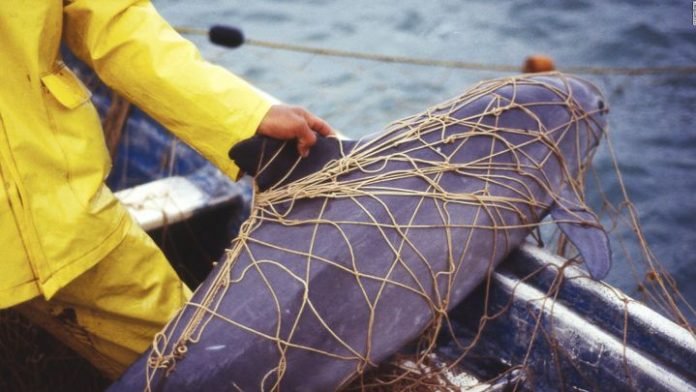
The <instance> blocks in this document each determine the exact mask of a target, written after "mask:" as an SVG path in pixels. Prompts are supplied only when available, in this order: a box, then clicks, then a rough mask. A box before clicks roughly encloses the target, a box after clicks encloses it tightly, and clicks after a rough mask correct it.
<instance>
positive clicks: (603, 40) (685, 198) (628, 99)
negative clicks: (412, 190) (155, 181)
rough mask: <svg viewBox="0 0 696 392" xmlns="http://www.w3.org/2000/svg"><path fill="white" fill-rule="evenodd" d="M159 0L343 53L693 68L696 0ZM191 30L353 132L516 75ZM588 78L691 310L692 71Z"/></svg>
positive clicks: (181, 18) (631, 246)
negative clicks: (296, 48)
mask: <svg viewBox="0 0 696 392" xmlns="http://www.w3.org/2000/svg"><path fill="white" fill-rule="evenodd" d="M155 5H156V6H157V7H158V9H159V10H160V12H161V13H162V14H163V15H164V16H165V17H166V18H167V19H168V20H169V21H170V22H171V23H172V24H173V25H177V26H193V27H200V28H207V27H209V26H210V25H213V24H230V25H234V26H238V27H240V28H241V29H243V31H244V32H245V34H246V36H247V37H249V38H254V39H259V40H269V41H279V42H285V43H293V44H302V45H310V46H317V47H325V48H334V49H341V50H352V51H362V52H369V53H378V54H388V55H398V56H412V57H418V58H427V59H449V60H461V61H466V62H476V63H488V64H508V65H518V64H520V65H521V64H522V62H523V60H524V58H525V57H526V56H528V55H530V54H534V53H544V54H547V55H550V56H552V57H553V58H554V59H555V61H556V65H557V67H558V68H559V69H561V70H563V68H564V67H572V66H594V67H654V66H687V65H692V66H693V65H696V27H694V26H693V25H692V2H691V1H683V0H682V1H645V0H632V1H627V0H626V1H624V0H622V1H603V0H575V1H539V0H535V1H532V0H529V1H508V2H502V1H483V0H479V1H424V0H418V1H414V0H402V1H377V0H372V1H369V0H352V1H318V0H315V1H311V0H304V1H289V0H287V1H271V0H256V1H240V0H225V1H222V0H214V1H201V2H191V1H182V0H156V1H155ZM188 38H190V39H192V40H193V41H194V42H196V43H197V44H198V45H199V47H200V49H201V51H202V52H203V55H204V56H205V57H206V58H207V59H209V60H211V61H213V62H215V63H218V64H221V65H223V66H225V67H227V68H229V69H231V70H233V71H234V72H236V73H237V74H239V75H242V76H243V77H245V78H246V79H247V80H249V81H251V82H252V83H253V84H255V85H256V86H258V87H259V88H261V89H263V90H265V91H267V92H269V93H270V94H272V95H274V96H276V97H278V98H279V99H281V100H283V101H285V102H288V103H292V104H298V105H302V106H306V107H308V108H309V109H311V110H312V111H313V112H315V113H317V114H318V115H320V116H322V117H324V118H325V119H326V120H328V121H329V122H330V123H331V124H332V125H333V126H335V127H336V128H338V129H340V130H341V131H342V132H343V133H344V134H346V135H347V136H350V137H360V136H363V135H365V134H368V133H372V132H375V131H377V130H380V129H382V128H383V127H384V126H385V125H386V124H387V123H389V122H391V121H393V120H397V119H399V118H401V117H404V116H406V115H410V114H414V113H416V112H419V111H421V110H423V109H425V108H426V107H427V106H429V105H432V104H435V103H438V102H440V101H443V100H445V99H447V98H450V97H452V96H454V95H456V94H459V93H461V92H462V91H464V90H465V89H466V88H467V87H469V86H471V85H472V84H474V83H476V82H478V81H481V80H484V79H490V78H494V77H500V76H508V75H510V74H505V73H501V72H490V71H472V70H463V69H447V68H437V67H426V66H415V65H399V64H387V63H377V62H370V61H363V60H353V59H345V58H334V57H322V56H317V55H308V54H299V53H292V52H286V51H280V50H272V49H264V48H258V47H253V46H244V47H242V48H239V49H236V50H229V49H223V48H220V47H216V46H214V45H212V44H210V43H208V42H207V40H206V38H205V37H200V36H188ZM585 77H586V78H587V79H589V80H592V81H594V82H595V83H596V84H597V85H598V86H600V88H601V89H602V90H603V91H604V92H605V94H606V95H607V98H608V102H609V105H610V108H611V113H610V131H609V137H610V139H611V142H612V143H613V146H614V149H615V152H616V155H617V159H618V162H619V165H620V168H621V173H622V175H623V181H624V183H625V186H626V188H627V190H628V195H629V197H630V198H631V200H632V201H633V203H634V204H635V206H636V209H637V211H638V213H639V216H640V222H641V224H642V229H643V232H644V233H645V236H646V239H647V241H648V243H649V244H650V247H651V249H652V251H653V252H654V254H655V255H656V256H657V258H658V259H659V260H660V261H661V263H662V265H664V266H665V267H666V269H667V270H668V271H669V272H670V273H671V274H672V275H673V276H674V277H675V279H676V282H677V284H678V287H679V289H680V291H681V292H682V293H683V295H684V296H685V297H686V298H687V299H688V300H689V302H690V303H691V304H692V305H696V282H694V281H695V280H696V251H694V247H695V245H696V222H695V219H696V126H695V125H694V119H695V117H696V116H695V113H696V74H677V73H671V74H670V73H667V74H660V75H643V76H625V75H604V76H597V75H586V76H585ZM606 146H607V143H605V144H604V146H603V148H601V149H600V151H598V153H597V155H596V156H595V161H594V163H595V167H596V170H597V173H598V174H599V177H600V180H601V184H602V187H603V188H604V190H605V192H606V193H607V194H608V197H609V198H610V199H611V200H612V201H614V202H617V201H620V200H621V194H620V187H619V186H618V185H617V180H616V175H615V174H614V171H613V166H612V163H611V158H610V154H609V150H608V149H607V148H606ZM587 188H588V190H587V192H588V198H589V200H590V203H591V204H593V205H594V206H596V207H598V206H599V202H598V200H599V198H598V192H597V187H596V186H594V183H593V182H589V183H588V186H587ZM615 234H618V235H630V232H629V231H628V230H626V229H625V228H624V229H619V230H618V231H617V232H616V233H615ZM614 241H615V240H614ZM626 245H627V246H628V252H629V254H631V255H634V256H635V255H638V254H639V252H640V248H639V247H638V245H637V242H636V241H635V239H633V240H631V241H629V242H627V243H626ZM613 246H614V247H615V260H614V266H613V269H612V272H611V273H610V275H609V277H608V278H607V281H608V282H609V283H611V284H613V285H615V286H617V287H619V288H621V289H623V290H624V291H625V292H627V293H628V294H629V295H632V296H636V297H640V293H638V292H637V281H636V278H635V277H634V275H632V273H631V268H630V266H629V263H627V262H626V259H625V257H624V255H623V253H622V251H620V250H619V249H617V248H618V246H617V245H616V244H615V243H614V244H613ZM638 278H639V279H642V278H643V276H639V277H638ZM692 322H693V320H692Z"/></svg>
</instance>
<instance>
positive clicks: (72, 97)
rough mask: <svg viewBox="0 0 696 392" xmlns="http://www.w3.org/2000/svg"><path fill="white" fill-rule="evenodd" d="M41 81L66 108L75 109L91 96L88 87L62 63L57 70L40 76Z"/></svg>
mask: <svg viewBox="0 0 696 392" xmlns="http://www.w3.org/2000/svg"><path fill="white" fill-rule="evenodd" d="M41 83H43V85H44V87H46V89H47V90H48V91H49V92H50V93H51V95H52V96H53V98H55V99H56V101H58V102H60V104H61V105H63V106H64V107H66V108H67V109H75V108H77V107H78V106H80V105H82V104H84V103H85V102H87V101H89V99H90V98H91V97H92V93H91V92H90V91H89V89H87V87H85V85H84V84H82V82H81V81H80V79H78V77H77V76H76V75H75V74H74V73H73V72H72V71H71V70H70V69H69V68H68V67H67V66H66V65H65V64H63V63H60V65H59V68H58V70H57V71H55V72H53V73H50V74H47V75H44V76H42V77H41Z"/></svg>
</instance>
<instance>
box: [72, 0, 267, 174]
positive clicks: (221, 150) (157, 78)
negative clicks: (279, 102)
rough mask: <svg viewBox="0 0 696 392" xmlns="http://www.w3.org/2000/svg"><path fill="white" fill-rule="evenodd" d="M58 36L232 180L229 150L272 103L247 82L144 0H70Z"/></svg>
mask: <svg viewBox="0 0 696 392" xmlns="http://www.w3.org/2000/svg"><path fill="white" fill-rule="evenodd" d="M63 23H64V25H63V39H64V41H65V42H66V44H67V45H68V46H69V48H70V49H71V50H72V51H73V52H74V53H75V54H76V55H77V56H78V57H79V58H80V59H81V60H82V61H84V62H85V63H87V64H88V65H90V66H91V67H92V69H94V71H95V72H96V73H97V75H99V77H100V78H101V79H102V80H103V81H104V82H105V83H106V84H107V85H109V86H110V87H111V88H113V89H114V90H116V91H117V92H118V93H119V94H121V95H122V96H124V97H126V98H127V99H128V100H129V101H131V102H132V103H134V104H135V105H137V106H138V107H140V108H141V109H143V110H144V111H145V112H147V113H148V114H149V115H151V116H152V117H153V118H155V119H156V120H157V121H159V122H160V123H161V124H163V125H164V126H165V127H167V128H168V129H169V130H171V131H172V132H173V133H174V134H176V135H177V136H178V137H179V138H181V139H182V140H183V141H184V142H186V143H187V144H189V145H191V146H192V147H193V148H194V149H196V150H197V151H198V152H200V153H201V154H202V155H204V156H205V157H206V158H208V159H209V160H210V161H211V162H213V163H214V164H215V165H216V166H218V167H219V168H220V169H221V170H222V171H224V172H225V173H226V174H227V175H229V176H230V177H232V178H236V177H237V174H238V171H239V169H238V168H237V167H236V166H235V165H234V163H233V162H232V161H231V160H230V159H229V158H228V156H227V152H228V150H229V149H230V148H231V147H232V146H233V145H234V144H236V143H237V142H239V141H241V140H244V139H246V138H249V137H251V136H252V135H253V134H254V132H255V131H256V129H257V128H258V125H259V123H260V122H261V120H262V119H263V117H264V116H265V115H266V113H267V112H268V109H269V108H270V106H271V102H269V101H268V100H267V99H266V98H264V97H263V96H262V95H261V94H260V93H258V92H257V90H255V89H254V88H253V87H251V86H250V85H249V84H247V83H246V82H245V81H244V80H242V79H240V78H239V77H237V76H235V75H233V74H231V73H230V72H228V71H226V70H225V69H224V68H222V67H218V66H215V65H212V64H210V63H208V62H206V61H205V60H203V59H202V58H201V55H200V53H199V52H198V50H197V49H196V47H195V46H194V45H193V44H192V43H191V42H189V41H187V40H185V39H184V38H182V37H181V36H180V35H179V34H178V33H177V32H176V31H175V30H174V29H173V28H172V27H171V26H170V25H169V24H168V23H167V22H166V21H165V20H164V19H163V18H162V17H161V16H160V15H159V14H158V13H157V11H156V10H155V8H154V7H153V6H152V4H151V3H150V2H149V1H139V0H109V1H103V0H74V1H70V0H68V1H66V2H65V6H64V21H63Z"/></svg>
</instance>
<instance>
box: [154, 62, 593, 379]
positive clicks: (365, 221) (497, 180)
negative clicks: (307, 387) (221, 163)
mask: <svg viewBox="0 0 696 392" xmlns="http://www.w3.org/2000/svg"><path fill="white" fill-rule="evenodd" d="M578 86H579V85H578V82H577V80H575V79H571V78H570V77H566V76H564V75H561V74H556V73H553V74H547V75H543V76H538V77H529V76H520V77H514V78H505V79H498V80H493V81H488V82H484V83H481V84H479V85H477V86H475V87H473V88H471V89H470V90H468V91H467V92H465V93H464V94H463V95H461V96H459V97H456V98H454V99H452V100H449V101H447V102H444V103H442V104H440V105H437V106H435V107H432V108H430V109H428V110H426V111H425V112H424V113H421V114H419V115H416V116H412V117H409V118H406V119H403V120H400V121H397V122H395V123H393V124H392V125H391V126H389V127H388V128H387V129H386V130H385V131H384V132H381V133H379V134H377V135H375V136H373V137H369V138H366V139H364V140H361V141H359V142H358V143H357V145H356V146H355V147H354V148H352V149H349V150H343V151H342V153H341V156H340V157H339V158H338V159H336V160H333V161H331V162H329V163H328V164H327V165H326V166H325V167H324V168H323V170H319V171H317V172H316V173H313V174H311V175H309V176H307V177H305V178H302V179H300V180H298V181H295V182H292V183H288V184H281V185H279V186H276V187H272V188H271V189H269V190H267V191H265V192H261V193H256V194H255V198H254V203H253V208H252V211H251V216H250V218H249V219H248V220H247V221H246V222H245V223H244V225H243V226H242V229H241V232H240V234H239V236H238V238H236V239H235V240H234V242H233V243H232V246H231V249H230V250H229V251H228V254H227V258H226V260H225V261H224V262H223V263H221V264H220V265H218V266H217V268H216V269H215V270H214V272H213V273H212V274H211V276H209V278H208V279H207V280H206V282H205V283H204V284H203V285H202V287H201V288H200V289H199V290H198V291H197V294H196V296H195V297H194V298H193V300H192V301H191V302H190V303H189V304H187V305H186V308H185V309H184V311H182V312H181V313H180V314H179V315H178V316H177V317H176V318H175V319H174V320H172V322H171V323H170V325H169V326H168V328H166V329H165V331H164V332H163V333H161V334H158V335H157V336H156V337H155V341H154V345H153V347H154V348H153V350H152V352H151V355H150V360H149V363H148V365H147V366H148V369H147V373H148V379H149V380H151V379H152V378H153V377H154V376H155V375H156V374H157V372H165V373H166V372H169V371H171V370H172V369H174V368H175V367H176V364H177V361H183V360H184V357H185V356H186V354H187V352H188V351H189V350H190V349H191V348H192V347H193V345H195V344H196V343H197V342H200V341H201V340H204V339H211V336H213V335H210V334H207V331H209V330H210V331H217V332H219V331H221V330H223V329H224V328H227V330H228V331H229V335H233V334H237V335H238V336H240V337H242V338H240V339H238V340H239V341H240V344H239V347H231V348H230V350H231V351H235V350H238V351H240V352H241V354H239V355H245V356H247V358H248V359H249V360H250V361H254V360H256V359H257V358H260V359H264V360H268V359H269V358H271V359H272V362H273V363H263V362H258V363H256V365H257V367H258V368H262V369H265V370H264V371H263V377H261V378H260V381H259V385H258V388H261V389H264V390H267V389H278V388H279V387H280V385H281V384H282V383H283V382H285V381H286V380H287V379H289V378H292V377H296V376H295V375H293V374H291V373H292V371H291V370H292V368H293V366H297V365H296V364H298V363H304V365H303V366H307V363H321V362H317V361H320V358H321V360H323V361H326V362H332V361H334V362H336V363H340V364H342V365H337V366H338V367H337V369H343V368H341V366H345V365H347V366H348V368H349V371H348V372H347V373H346V378H345V379H344V380H343V382H344V385H345V382H347V381H348V380H349V379H350V378H351V377H354V376H355V375H356V374H363V373H364V372H365V371H367V370H368V369H369V368H371V367H374V366H377V365H378V364H379V363H380V362H381V361H383V360H384V359H385V358H387V357H389V356H390V355H391V354H393V352H394V351H396V350H398V349H399V348H400V347H401V346H403V345H404V344H405V343H408V342H409V341H411V340H413V339H415V338H417V337H418V336H423V337H424V338H423V339H422V340H421V343H420V345H419V349H418V353H419V354H418V358H417V359H416V361H415V363H417V364H422V363H424V361H427V358H428V354H429V353H430V352H432V351H433V349H434V347H435V344H436V338H437V336H438V331H440V329H441V328H442V327H443V326H445V325H447V323H448V316H447V311H448V310H449V309H451V308H452V306H454V305H455V304H456V303H457V302H459V301H460V300H461V299H462V298H463V297H464V296H466V295H467V294H468V293H469V292H470V291H471V290H472V289H473V288H474V287H475V286H476V285H477V284H478V283H480V282H481V281H484V280H486V279H487V278H490V275H491V273H492V271H493V268H494V267H495V266H496V265H497V264H498V263H499V262H500V261H501V260H502V259H503V258H504V257H505V256H506V255H507V254H508V253H509V252H510V251H511V250H512V249H514V248H515V247H517V246H518V245H519V244H521V243H522V241H523V240H524V238H525V237H526V236H527V235H528V234H529V233H530V232H531V231H532V230H533V229H534V228H537V227H538V226H539V225H541V224H544V225H546V224H549V223H551V222H550V221H549V220H544V221H542V218H543V217H544V215H545V214H546V213H547V211H548V210H549V208H550V207H551V206H553V205H554V204H556V205H559V206H565V205H567V200H565V199H564V198H563V197H561V196H560V190H561V189H564V188H568V189H570V190H571V191H572V192H571V193H573V194H575V195H576V196H577V197H578V198H579V199H580V200H582V191H583V180H582V179H583V172H584V171H585V168H586V167H587V163H588V162H589V157H590V155H591V154H592V152H593V150H594V147H595V146H596V144H597V143H598V140H599V138H600V136H601V134H602V132H603V129H602V127H601V124H598V123H597V122H596V120H595V115H596V114H597V112H598V111H599V109H597V107H596V106H595V107H594V108H589V107H587V105H585V106H583V105H584V103H581V102H578V101H577V100H576V97H575V96H574V92H575V91H576V89H577V88H578ZM296 164H297V163H295V165H296ZM568 211H569V213H570V214H571V216H573V215H572V213H573V211H571V210H568ZM577 221H578V222H579V221H580V217H578V220H577ZM590 224H593V223H590ZM425 331H427V332H426V333H425V334H424V332H425ZM237 335H235V336H237ZM242 342H244V344H242ZM247 342H248V345H246V344H247ZM269 347H271V348H272V349H270V350H269V349H268V348H269ZM245 350H246V351H245ZM259 351H263V352H264V354H263V355H262V354H259V353H258V352H259ZM230 355H232V354H230ZM312 361H314V362H312ZM332 363H333V362H332ZM363 386H367V384H363Z"/></svg>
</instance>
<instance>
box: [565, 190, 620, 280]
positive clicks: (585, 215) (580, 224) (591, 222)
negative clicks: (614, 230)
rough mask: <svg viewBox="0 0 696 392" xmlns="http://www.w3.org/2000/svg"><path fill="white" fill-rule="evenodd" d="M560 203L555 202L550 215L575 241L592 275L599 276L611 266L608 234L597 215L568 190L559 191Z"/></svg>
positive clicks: (604, 273)
mask: <svg viewBox="0 0 696 392" xmlns="http://www.w3.org/2000/svg"><path fill="white" fill-rule="evenodd" d="M561 196H562V199H563V204H564V205H562V206H561V205H559V204H558V203H556V205H554V207H553V208H552V209H551V217H552V218H553V219H554V221H556V224H557V225H558V227H559V228H560V229H561V231H563V233H564V234H565V235H566V236H567V237H568V240H570V242H572V243H573V245H575V247H576V248H577V249H578V251H579V252H580V255H581V256H582V259H583V260H584V262H585V267H586V268H587V270H588V271H590V275H591V276H592V278H593V279H598V280H599V279H602V278H604V277H605V276H606V275H607V273H609V269H610V268H611V248H610V247H609V237H608V236H607V233H606V232H605V231H604V229H603V228H602V225H601V224H600V223H599V220H598V219H597V216H595V214H593V213H592V212H590V211H589V210H588V209H587V207H586V206H585V204H584V203H582V202H581V201H580V200H578V198H577V196H575V194H574V193H572V191H570V190H567V191H565V192H561Z"/></svg>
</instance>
